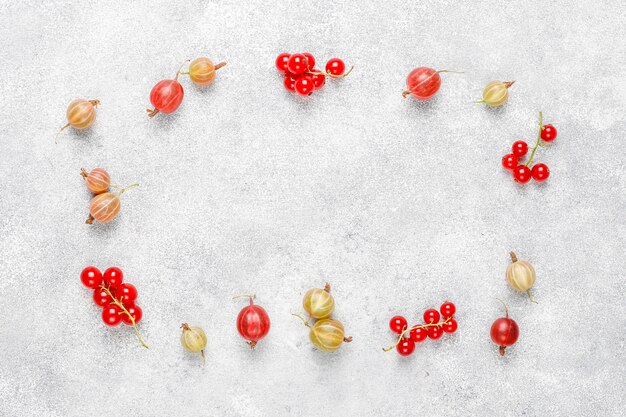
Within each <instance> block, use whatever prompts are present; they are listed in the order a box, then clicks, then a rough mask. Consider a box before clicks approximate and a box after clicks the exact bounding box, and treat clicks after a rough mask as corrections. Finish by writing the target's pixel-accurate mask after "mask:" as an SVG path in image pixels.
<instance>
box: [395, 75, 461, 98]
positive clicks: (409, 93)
mask: <svg viewBox="0 0 626 417" xmlns="http://www.w3.org/2000/svg"><path fill="white" fill-rule="evenodd" d="M436 72H437V73H440V72H451V73H454V74H465V73H464V72H462V71H450V70H439V71H436ZM412 93H413V90H404V91H403V92H402V98H407V97H408V96H410V95H411V94H412Z"/></svg>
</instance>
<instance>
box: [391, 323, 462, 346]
mask: <svg viewBox="0 0 626 417" xmlns="http://www.w3.org/2000/svg"><path fill="white" fill-rule="evenodd" d="M450 320H452V317H448V318H447V319H445V320H444V321H440V322H439V323H429V324H416V325H415V326H411V327H408V328H407V327H405V329H403V330H402V333H400V337H398V341H397V342H396V343H395V344H394V345H393V346H389V347H387V348H383V351H384V352H389V351H390V350H392V349H393V348H395V347H396V346H398V345H399V344H400V342H401V341H402V339H403V338H404V335H405V334H406V333H407V332H408V333H410V332H411V330H413V329H425V328H427V327H437V326H441V325H444V324H446V323H447V322H449V321H450Z"/></svg>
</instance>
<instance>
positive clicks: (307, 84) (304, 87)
mask: <svg viewBox="0 0 626 417" xmlns="http://www.w3.org/2000/svg"><path fill="white" fill-rule="evenodd" d="M294 87H295V89H296V93H298V94H300V95H301V96H309V95H311V94H312V93H313V91H314V90H315V85H314V84H313V78H311V76H309V75H301V76H300V77H298V79H297V80H296V84H295V85H294Z"/></svg>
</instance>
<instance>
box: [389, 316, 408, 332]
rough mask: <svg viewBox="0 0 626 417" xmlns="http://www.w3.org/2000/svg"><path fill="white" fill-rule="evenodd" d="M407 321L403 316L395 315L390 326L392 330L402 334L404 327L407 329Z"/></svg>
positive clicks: (390, 321)
mask: <svg viewBox="0 0 626 417" xmlns="http://www.w3.org/2000/svg"><path fill="white" fill-rule="evenodd" d="M406 326H407V321H406V319H405V318H404V317H402V316H393V317H392V318H391V320H389V328H390V329H391V331H392V332H394V333H397V334H400V333H402V331H403V330H404V329H406Z"/></svg>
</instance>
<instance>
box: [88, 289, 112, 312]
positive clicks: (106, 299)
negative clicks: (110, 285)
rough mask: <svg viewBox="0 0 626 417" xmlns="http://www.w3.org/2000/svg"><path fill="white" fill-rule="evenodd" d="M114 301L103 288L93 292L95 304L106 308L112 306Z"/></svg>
mask: <svg viewBox="0 0 626 417" xmlns="http://www.w3.org/2000/svg"><path fill="white" fill-rule="evenodd" d="M112 301H113V299H112V298H111V296H110V295H109V294H107V292H106V291H105V290H104V289H102V288H96V289H95V290H93V302H94V303H95V304H96V305H97V306H99V307H102V308H104V307H105V306H107V305H109V304H111V302H112Z"/></svg>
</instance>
